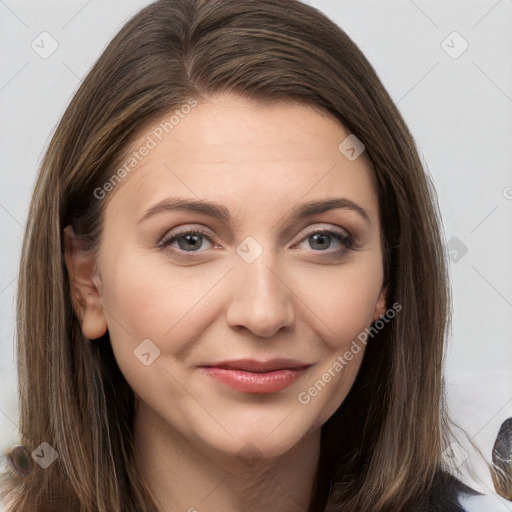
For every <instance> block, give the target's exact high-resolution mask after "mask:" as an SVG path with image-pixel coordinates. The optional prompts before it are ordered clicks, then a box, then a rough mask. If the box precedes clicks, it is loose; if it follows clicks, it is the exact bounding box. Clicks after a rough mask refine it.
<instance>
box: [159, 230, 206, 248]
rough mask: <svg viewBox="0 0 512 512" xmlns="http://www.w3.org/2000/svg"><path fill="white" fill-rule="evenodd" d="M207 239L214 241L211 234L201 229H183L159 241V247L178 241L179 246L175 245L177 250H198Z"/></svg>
mask: <svg viewBox="0 0 512 512" xmlns="http://www.w3.org/2000/svg"><path fill="white" fill-rule="evenodd" d="M205 240H207V241H208V243H209V244H211V243H212V239H211V238H210V236H209V235H208V234H207V233H205V232H204V231H201V230H197V229H195V230H189V231H182V232H181V233H174V234H172V235H171V236H169V237H167V238H164V239H163V240H162V241H161V242H159V244H158V246H159V247H167V246H172V244H174V242H177V243H178V247H173V249H174V250H176V251H177V252H179V251H184V252H191V253H193V252H198V251H199V249H201V248H203V246H204V241H205Z"/></svg>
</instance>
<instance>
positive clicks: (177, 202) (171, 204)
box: [137, 197, 371, 224]
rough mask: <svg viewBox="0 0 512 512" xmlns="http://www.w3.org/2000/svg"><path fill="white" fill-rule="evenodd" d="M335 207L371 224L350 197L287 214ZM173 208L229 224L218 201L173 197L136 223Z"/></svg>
mask: <svg viewBox="0 0 512 512" xmlns="http://www.w3.org/2000/svg"><path fill="white" fill-rule="evenodd" d="M336 209H343V210H350V211H354V212H356V213H358V214H359V215H360V216H361V217H362V218H363V219H364V220H365V221H366V222H367V223H368V224H371V220H370V216H369V214H368V213H367V211H366V210H365V209H364V208H363V207H362V206H360V205H358V204H357V203H355V202H354V201H351V200H350V199H347V198H341V197H340V198H329V199H320V200H317V201H311V202H309V203H304V204H301V205H299V206H297V207H295V208H293V209H291V211H290V210H289V211H288V214H289V215H290V217H291V219H292V220H293V221H297V220H301V219H305V218H308V217H312V216H313V215H318V214H320V213H324V212H327V211H330V210H336ZM175 210H178V211H180V210H181V211H190V212H196V213H202V214H205V215H209V216H210V217H213V218H215V219H218V220H219V221H221V222H224V223H226V224H229V223H230V221H231V215H230V213H229V210H228V209H227V208H226V207H225V206H222V205H220V204H218V203H214V202H211V201H203V200H195V199H186V198H181V197H174V198H169V199H164V200H163V201H160V202H159V203H157V204H155V205H154V206H152V207H151V208H149V210H147V211H146V213H145V214H144V215H143V216H142V217H141V218H140V219H139V220H138V221H137V224H139V223H140V222H142V221H144V220H146V219H148V218H149V217H152V216H153V215H155V214H157V213H160V212H165V211H175Z"/></svg>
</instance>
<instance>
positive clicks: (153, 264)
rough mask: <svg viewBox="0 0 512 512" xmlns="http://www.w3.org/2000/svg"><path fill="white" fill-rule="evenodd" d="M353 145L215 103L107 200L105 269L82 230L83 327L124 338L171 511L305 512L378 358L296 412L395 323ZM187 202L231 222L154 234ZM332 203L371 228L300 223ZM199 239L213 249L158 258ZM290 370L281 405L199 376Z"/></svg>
mask: <svg viewBox="0 0 512 512" xmlns="http://www.w3.org/2000/svg"><path fill="white" fill-rule="evenodd" d="M148 134H151V130H149V131H148V132H145V133H144V134H142V135H141V136H140V138H139V139H138V140H136V141H134V143H133V145H132V150H136V149H137V148H140V147H141V145H142V144H144V141H146V138H147V136H148ZM347 135H349V132H348V131H347V130H346V129H345V128H344V127H343V126H342V125H341V124H340V123H339V122H338V121H336V120H335V119H334V118H332V117H330V116H328V115H327V114H321V113H319V112H317V111H315V110H313V109H312V108H310V107H307V106H301V105H297V104H293V103H270V104H268V103H265V104H262V103H259V104H258V103H255V102H252V101H250V100H247V99H244V98H240V97H237V96H233V95H223V96H214V97H212V98H210V99H208V100H203V101H201V102H200V103H199V104H198V105H197V106H196V107H195V108H193V109H192V110H191V112H190V113H189V114H188V115H187V116H186V117H184V119H181V120H180V123H179V125H177V126H176V127H175V128H174V129H173V131H172V132H170V134H169V135H168V136H166V137H165V138H164V139H163V140H162V142H160V143H159V144H158V145H157V146H156V147H155V148H153V149H151V151H150V152H149V154H148V155H147V156H146V157H144V159H143V160H142V161H141V162H140V163H139V164H138V166H137V167H136V169H134V170H133V171H131V173H130V174H129V175H128V176H126V177H125V178H124V179H123V180H122V181H121V182H120V183H119V184H118V185H117V187H116V189H115V190H114V192H113V193H111V196H110V197H108V204H107V207H106V212H105V218H104V229H103V233H102V238H101V242H100V246H99V250H98V252H97V253H96V254H91V253H86V252H83V251H81V250H80V248H79V247H78V245H77V243H76V240H75V239H74V235H73V232H72V230H71V228H69V227H68V228H66V231H65V240H66V264H67V267H68V271H69V272H70V275H71V282H72V288H73V289H72V292H73V297H74V306H75V311H76V313H77V316H78V317H79V319H80V321H81V326H82V331H83V333H84V335H85V336H86V337H87V338H89V339H96V338H98V337H100V336H102V335H103V334H104V333H105V332H106V330H107V329H108V331H109V335H110V340H111V343H112V347H113V350H114V354H115V357H116V360H117V362H118V364H119V367H120V369H121V371H122V372H123V374H124V376H125V378H126V379H127V381H128V383H129V384H130V386H131V387H132V389H133V390H134V392H135V394H136V396H137V413H136V417H135V435H134V437H135V454H136V457H137V464H138V465H139V468H140V470H141V473H142V474H143V475H144V477H145V478H146V479H147V481H148V483H149V486H150V488H151V490H152V492H153V493H154V495H155V499H156V500H157V502H158V503H159V505H160V507H161V510H162V512H168V511H174V510H189V511H190V512H192V511H193V510H197V511H199V512H204V511H214V510H223V511H227V512H230V511H233V512H234V511H242V510H251V511H253V512H259V511H263V510H265V511H266V510H268V508H269V507H270V506H272V508H273V509H274V510H280V511H281V512H286V511H292V510H294V511H296V510H307V503H308V502H309V499H310V497H311V489H312V484H313V478H314V473H315V470H316V466H317V462H318V456H319V440H320V427H321V426H322V425H323V424H324V423H325V422H326V421H327V420H328V419H329V417H330V416H331V415H332V414H333V413H334V412H335V411H336V409H337V408H338V407H339V406H340V404H341V403H342V402H343V400H344V398H345V396H346V395H347V393H348V391H349V390H350V387H351V386H352V384H353V382H354V379H355V377H356V374H357V372H358V370H359V367H360V363H361V360H362V356H363V354H364V345H363V344H359V345H360V348H361V350H360V351H359V352H358V353H357V354H354V355H353V358H352V359H351V360H350V361H349V362H348V363H347V364H346V365H345V366H344V367H343V369H342V370H341V371H339V372H335V375H336V376H335V377H333V378H332V379H331V380H330V382H329V383H327V384H326V385H325V387H323V388H322V389H321V391H318V392H317V394H316V395H315V396H310V398H311V399H310V401H309V402H308V403H307V404H303V403H301V402H300V401H299V400H298V396H299V394H300V393H301V392H304V391H306V392H307V390H308V389H309V388H310V387H311V386H313V384H314V383H315V382H317V381H318V380H319V379H322V375H324V374H325V373H326V372H328V371H329V369H331V374H332V371H333V370H332V368H333V364H334V363H335V361H336V360H337V358H338V356H340V357H343V356H344V354H345V353H346V352H347V350H349V349H350V347H351V344H352V342H353V340H354V339H356V338H357V336H358V334H359V333H361V332H362V331H363V330H364V329H365V328H366V327H369V326H370V325H371V323H372V322H373V321H375V320H377V319H378V318H379V316H381V315H383V314H384V313H385V294H386V290H385V289H383V286H382V284H383V266H382V240H381V226H380V219H379V215H378V199H377V195H376V191H375V182H374V176H373V170H372V168H371V165H370V164H369V161H368V160H367V159H366V158H365V155H364V153H363V154H362V155H361V156H360V157H359V158H357V159H356V160H355V161H349V160H348V159H347V158H346V157H345V156H344V155H343V154H342V153H341V152H340V151H339V150H338V145H339V144H340V142H341V141H342V140H344V139H345V137H347ZM177 196H179V197H184V198H189V199H195V200H197V199H201V200H208V201H214V202H217V203H219V204H221V205H223V206H224V207H226V208H227V209H228V210H229V212H230V214H231V217H232V219H231V221H230V222H223V221H220V220H217V219H215V218H213V217H211V216H208V215H206V214H204V213H197V212H191V211H178V210H174V211H172V210H163V211H160V212H159V213H156V214H154V215H152V216H149V217H147V218H146V219H144V220H141V218H142V217H143V216H144V215H145V213H146V212H147V211H148V209H150V208H151V207H152V206H154V205H155V204H157V203H159V202H160V201H162V200H164V199H167V198H171V197H177ZM327 198H347V199H349V200H351V201H353V202H355V203H357V204H358V205H359V206H360V207H361V208H363V209H364V210H365V211H366V212H367V215H368V217H369V221H368V222H367V221H366V220H365V219H364V218H363V217H362V216H361V215H360V214H359V213H358V212H357V211H354V210H351V209H345V208H337V209H332V210H329V211H326V212H323V213H319V214H315V215H313V216H310V217H307V218H305V219H301V220H298V221H297V220H295V221H294V220H292V219H291V218H290V211H291V210H292V209H293V208H296V207H297V206H299V205H301V204H303V203H306V202H309V201H313V200H320V199H327ZM194 228H196V229H197V228H200V229H202V230H204V231H206V232H207V234H208V236H209V237H210V240H208V239H206V238H201V237H199V238H198V239H196V240H195V242H196V245H194V240H193V241H192V245H191V243H190V242H189V243H188V244H187V240H186V239H185V238H184V237H182V238H181V239H178V240H176V241H174V242H173V243H172V244H171V245H169V246H167V247H159V242H160V240H161V239H162V238H164V237H167V238H169V235H171V234H175V233H178V232H180V231H185V230H187V229H194ZM322 228H323V229H331V230H335V231H336V232H338V233H341V234H342V235H343V234H347V233H348V234H350V235H352V237H353V240H354V246H355V247H356V249H350V248H347V247H345V246H344V245H343V243H342V242H341V241H339V240H338V239H337V238H336V237H335V236H332V237H331V238H329V237H327V239H324V241H323V242H322V240H320V245H319V244H318V242H317V243H315V238H314V237H312V236H311V235H313V234H315V233H316V232H317V231H318V230H319V229H322ZM249 236H250V237H253V239H254V240H256V241H257V244H259V246H260V247H261V249H262V251H263V252H262V253H261V255H259V257H257V258H256V259H255V260H254V261H253V262H251V263H248V262H247V261H246V260H244V259H243V258H242V257H241V256H240V255H239V253H237V251H236V249H237V247H239V246H240V244H241V243H242V242H243V241H244V240H245V239H246V237H249ZM180 240H181V242H180ZM180 243H181V245H180ZM251 243H253V242H251ZM201 244H202V245H201ZM322 244H323V245H322ZM241 247H244V245H243V244H242V245H241ZM245 247H247V246H245ZM251 247H252V249H250V250H251V251H252V250H254V247H256V246H254V245H253V246H251ZM173 249H174V252H173ZM194 249H195V250H194ZM178 253H180V254H181V255H182V258H179V257H178V256H177V254H178ZM145 339H150V340H151V342H152V343H153V344H154V345H155V346H156V347H158V349H159V350H160V355H159V357H157V358H156V359H155V360H154V361H153V362H152V363H151V364H150V365H148V366H146V365H144V364H142V363H141V361H140V360H139V359H138V358H137V357H135V356H134V351H135V350H136V349H137V347H138V346H139V345H140V344H141V342H142V340H145ZM282 357H287V358H290V357H291V358H294V359H298V360H300V361H302V362H305V363H309V364H312V366H311V367H310V368H309V369H308V370H307V371H306V372H305V373H304V374H303V375H302V377H301V378H300V379H299V380H297V381H295V382H294V383H293V384H291V385H290V386H289V387H288V388H286V389H284V390H282V391H279V392H276V393H270V394H265V395H263V394H259V393H257V394H251V393H245V392H241V391H236V390H234V389H232V388H230V387H227V386H226V385H224V384H222V383H220V382H218V381H216V380H213V379H212V378H211V377H210V376H209V375H207V374H206V373H205V372H204V371H203V370H201V369H200V368H198V366H201V365H205V364H208V363H213V362H218V361H222V360H226V359H230V360H233V359H240V358H250V359H258V360H268V359H273V358H282Z"/></svg>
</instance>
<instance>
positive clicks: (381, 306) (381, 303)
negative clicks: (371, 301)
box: [372, 287, 388, 322]
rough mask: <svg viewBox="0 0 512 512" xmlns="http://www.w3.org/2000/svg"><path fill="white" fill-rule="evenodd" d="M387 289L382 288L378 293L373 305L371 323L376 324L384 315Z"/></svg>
mask: <svg viewBox="0 0 512 512" xmlns="http://www.w3.org/2000/svg"><path fill="white" fill-rule="evenodd" d="M387 292H388V289H387V287H383V288H382V289H381V291H380V294H379V298H378V299H377V303H376V304H375V310H374V312H373V318H372V322H376V321H377V320H378V319H379V318H380V317H381V316H382V315H384V314H385V313H386V298H387Z"/></svg>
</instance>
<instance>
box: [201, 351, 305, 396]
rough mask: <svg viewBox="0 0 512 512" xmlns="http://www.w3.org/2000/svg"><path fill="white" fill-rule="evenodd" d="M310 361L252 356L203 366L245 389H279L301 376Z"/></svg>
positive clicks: (214, 377) (264, 391) (218, 377)
mask: <svg viewBox="0 0 512 512" xmlns="http://www.w3.org/2000/svg"><path fill="white" fill-rule="evenodd" d="M310 366H311V365H310V364H305V363H301V362H299V361H296V360H291V359H274V360H271V361H266V362H261V361H255V360H250V359H240V360H237V361H224V362H221V363H215V364H212V365H208V366H202V367H201V368H203V369H204V370H205V371H206V372H207V373H208V375H209V376H210V377H212V378H213V379H215V380H217V381H219V382H221V383H223V384H225V385H227V386H229V387H231V388H233V389H235V390H237V391H241V392H244V393H276V392H278V391H282V390H283V389H286V388H287V387H288V386H290V385H291V384H293V383H294V382H295V381H296V380H298V379H299V378H300V377H302V375H303V374H304V372H305V371H306V370H307V369H308V368H309V367H310Z"/></svg>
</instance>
